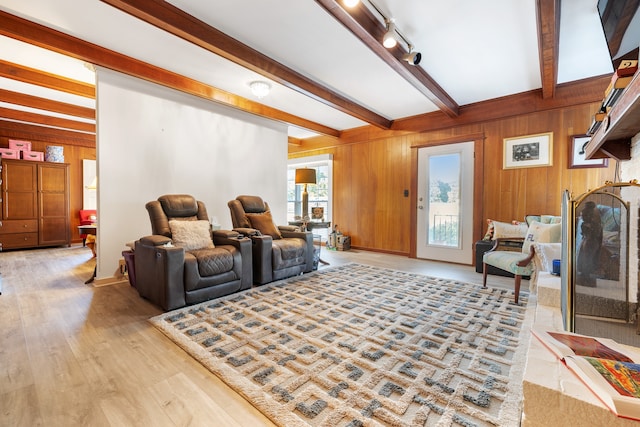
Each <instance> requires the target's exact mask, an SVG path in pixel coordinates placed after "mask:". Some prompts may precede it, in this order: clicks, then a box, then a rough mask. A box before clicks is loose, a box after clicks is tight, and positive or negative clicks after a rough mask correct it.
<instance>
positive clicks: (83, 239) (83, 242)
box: [82, 237, 87, 248]
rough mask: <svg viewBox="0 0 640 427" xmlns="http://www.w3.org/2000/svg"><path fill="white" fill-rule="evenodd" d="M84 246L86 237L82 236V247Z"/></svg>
mask: <svg viewBox="0 0 640 427" xmlns="http://www.w3.org/2000/svg"><path fill="white" fill-rule="evenodd" d="M85 246H87V238H86V237H83V238H82V247H83V248H84V247H85Z"/></svg>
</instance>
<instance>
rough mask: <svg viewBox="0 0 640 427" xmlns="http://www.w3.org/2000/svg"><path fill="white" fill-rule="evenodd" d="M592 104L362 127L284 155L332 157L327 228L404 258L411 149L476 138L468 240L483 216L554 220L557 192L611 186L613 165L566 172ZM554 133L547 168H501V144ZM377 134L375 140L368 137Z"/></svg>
mask: <svg viewBox="0 0 640 427" xmlns="http://www.w3.org/2000/svg"><path fill="white" fill-rule="evenodd" d="M598 106H599V104H598V103H590V104H582V105H577V106H569V107H565V108H557V109H551V110H544V111H540V112H534V113H528V114H522V115H517V116H513V117H507V118H503V119H497V120H487V121H485V122H481V123H470V124H467V125H462V126H455V127H450V128H445V129H436V130H432V131H427V132H420V133H411V134H407V133H404V132H403V133H400V132H399V133H397V134H395V135H394V134H393V133H389V132H386V133H379V132H378V131H377V130H371V131H370V130H367V129H361V130H360V131H358V135H359V137H361V139H360V140H355V141H354V140H352V139H351V138H352V136H349V137H348V139H347V140H345V139H342V138H341V139H337V140H336V139H333V138H316V139H313V140H311V141H306V140H305V141H303V142H302V143H301V144H300V145H289V153H290V157H303V156H307V155H316V154H322V153H332V154H333V156H334V157H333V158H334V166H333V171H334V182H333V186H334V200H333V202H334V217H333V222H334V224H338V226H339V228H340V230H341V231H342V232H343V233H345V234H348V235H350V236H351V244H352V247H355V248H366V249H369V250H374V251H381V252H390V253H399V254H406V255H409V254H410V253H411V239H412V233H414V232H415V224H414V223H412V217H413V215H414V212H413V210H412V206H414V207H415V204H414V203H412V198H413V197H414V196H415V195H414V194H410V196H409V197H408V198H404V197H402V191H403V190H404V189H405V188H407V189H408V188H413V187H412V180H414V179H415V178H414V175H415V173H416V170H417V165H416V162H415V161H413V160H412V156H411V153H410V148H409V147H411V146H412V145H420V144H429V143H430V142H434V141H445V140H447V139H450V140H452V141H454V140H456V138H460V137H461V136H464V135H472V136H473V135H476V136H477V135H478V134H480V135H483V136H484V143H483V144H482V153H481V155H482V163H481V167H480V170H481V173H482V176H481V178H482V180H483V188H482V190H481V191H480V194H481V206H480V207H478V210H477V211H476V212H478V214H477V216H479V218H476V220H475V227H474V240H479V239H481V238H482V236H483V235H484V232H485V230H484V224H485V220H486V219H487V218H491V219H495V220H501V221H511V220H514V219H515V220H523V218H524V216H525V215H527V214H554V215H559V214H560V202H561V200H560V196H561V192H562V191H563V190H564V189H569V190H570V191H572V192H573V193H574V194H581V193H583V192H585V191H587V190H588V189H589V188H595V187H596V186H599V185H602V184H603V183H604V181H605V180H614V171H615V164H616V162H615V161H613V160H612V161H610V162H609V167H608V168H590V169H569V168H568V157H567V156H568V152H569V144H570V143H571V136H572V135H576V134H582V133H584V131H585V130H586V129H587V128H588V126H589V124H590V122H591V118H592V117H593V114H594V113H595V111H596V110H597V108H598ZM543 132H553V149H552V150H553V165H552V166H549V167H537V168H523V169H509V170H503V169H502V165H503V139H504V138H508V137H514V136H524V135H529V134H535V133H543ZM372 135H380V136H381V137H380V138H377V139H375V138H370V137H371V136H372Z"/></svg>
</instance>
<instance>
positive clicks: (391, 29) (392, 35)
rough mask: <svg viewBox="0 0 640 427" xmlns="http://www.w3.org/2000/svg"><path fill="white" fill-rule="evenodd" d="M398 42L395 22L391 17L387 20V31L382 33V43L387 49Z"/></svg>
mask: <svg viewBox="0 0 640 427" xmlns="http://www.w3.org/2000/svg"><path fill="white" fill-rule="evenodd" d="M397 44H398V39H397V36H396V24H395V23H394V21H393V18H391V19H389V20H388V21H387V32H386V33H384V36H383V37H382V45H383V46H384V47H386V48H387V49H391V48H392V47H395V46H396V45H397Z"/></svg>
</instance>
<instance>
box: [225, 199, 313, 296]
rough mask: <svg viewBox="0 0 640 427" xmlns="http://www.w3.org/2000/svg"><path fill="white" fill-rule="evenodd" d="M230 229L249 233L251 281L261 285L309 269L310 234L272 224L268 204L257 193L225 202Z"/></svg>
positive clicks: (311, 263)
mask: <svg viewBox="0 0 640 427" xmlns="http://www.w3.org/2000/svg"><path fill="white" fill-rule="evenodd" d="M228 205H229V209H230V210H231V222H232V224H233V229H234V231H237V232H239V233H242V234H244V235H245V236H249V237H251V241H252V243H253V282H254V284H258V285H262V284H265V283H269V282H272V281H274V280H280V279H285V278H287V277H291V276H295V275H298V274H301V273H308V272H310V271H311V270H313V234H312V233H310V232H308V231H307V232H302V231H299V228H298V227H295V226H283V225H281V226H276V225H275V223H274V222H273V218H272V216H271V210H270V209H269V205H268V204H267V203H266V202H264V201H263V200H262V199H261V198H260V197H258V196H238V197H237V198H236V199H235V200H231V201H230V202H229V203H228Z"/></svg>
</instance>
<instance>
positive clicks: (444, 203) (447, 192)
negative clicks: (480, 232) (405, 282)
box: [416, 142, 474, 264]
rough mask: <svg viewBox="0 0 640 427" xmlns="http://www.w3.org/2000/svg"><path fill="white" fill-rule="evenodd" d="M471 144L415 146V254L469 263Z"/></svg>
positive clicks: (470, 261) (471, 189) (422, 256)
mask: <svg viewBox="0 0 640 427" xmlns="http://www.w3.org/2000/svg"><path fill="white" fill-rule="evenodd" d="M473 147H474V143H473V142H465V143H458V144H451V145H441V146H436V147H425V148H420V149H419V150H418V203H417V206H418V213H417V220H418V221H417V222H418V227H417V233H418V234H417V242H418V245H417V248H416V249H417V250H416V253H417V256H418V258H425V259H433V260H440V261H450V262H456V263H463V264H471V263H472V245H473V241H472V234H473Z"/></svg>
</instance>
